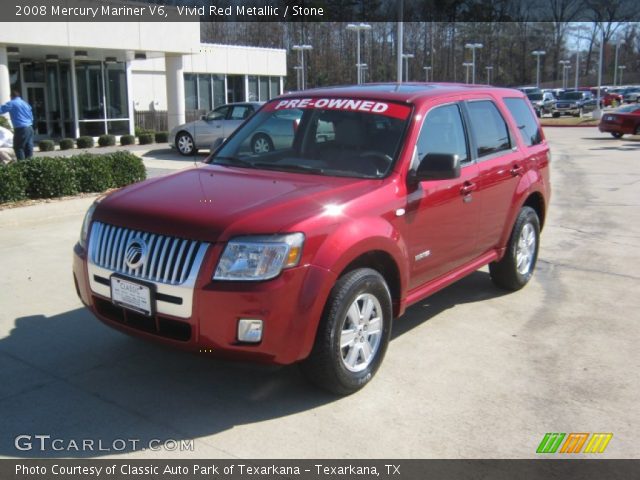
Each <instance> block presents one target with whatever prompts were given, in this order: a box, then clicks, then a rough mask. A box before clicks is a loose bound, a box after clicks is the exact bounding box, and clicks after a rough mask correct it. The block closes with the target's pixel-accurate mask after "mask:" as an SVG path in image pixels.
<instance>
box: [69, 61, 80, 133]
mask: <svg viewBox="0 0 640 480" xmlns="http://www.w3.org/2000/svg"><path fill="white" fill-rule="evenodd" d="M70 69H71V102H72V107H73V136H74V138H78V137H79V136H80V122H79V121H78V119H79V116H78V111H79V108H78V81H77V79H76V59H75V58H73V57H71V67H70Z"/></svg>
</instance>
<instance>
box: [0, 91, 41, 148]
mask: <svg viewBox="0 0 640 480" xmlns="http://www.w3.org/2000/svg"><path fill="white" fill-rule="evenodd" d="M1 113H9V116H10V117H11V123H13V151H14V152H16V158H17V159H18V160H24V159H25V158H31V157H32V156H33V111H32V110H31V105H29V104H28V103H27V102H25V101H24V100H23V99H22V97H21V96H20V92H19V91H18V90H12V91H11V100H9V101H8V102H7V103H5V104H4V105H2V106H1V107H0V114H1Z"/></svg>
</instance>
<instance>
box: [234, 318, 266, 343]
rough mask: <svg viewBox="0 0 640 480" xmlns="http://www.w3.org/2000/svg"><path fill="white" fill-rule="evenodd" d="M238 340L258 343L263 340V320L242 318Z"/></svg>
mask: <svg viewBox="0 0 640 480" xmlns="http://www.w3.org/2000/svg"><path fill="white" fill-rule="evenodd" d="M238 340H239V341H241V342H248V343H258V342H260V341H261V340H262V320H252V319H247V318H241V319H240V320H239V321H238Z"/></svg>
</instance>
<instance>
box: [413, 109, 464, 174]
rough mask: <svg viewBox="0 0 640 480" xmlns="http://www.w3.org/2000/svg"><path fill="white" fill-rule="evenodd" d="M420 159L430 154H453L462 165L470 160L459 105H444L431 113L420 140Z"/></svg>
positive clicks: (421, 132)
mask: <svg viewBox="0 0 640 480" xmlns="http://www.w3.org/2000/svg"><path fill="white" fill-rule="evenodd" d="M417 148H418V158H419V159H420V160H422V159H423V158H424V156H425V155H426V154H428V153H452V154H454V155H458V158H459V159H460V162H461V163H464V162H466V161H467V160H468V159H469V155H468V154H467V141H466V137H465V133H464V127H463V125H462V118H461V116H460V108H459V107H458V105H444V106H442V107H437V108H434V109H433V110H431V111H430V112H429V114H428V115H427V118H425V120H424V123H423V124H422V130H420V137H419V138H418V144H417Z"/></svg>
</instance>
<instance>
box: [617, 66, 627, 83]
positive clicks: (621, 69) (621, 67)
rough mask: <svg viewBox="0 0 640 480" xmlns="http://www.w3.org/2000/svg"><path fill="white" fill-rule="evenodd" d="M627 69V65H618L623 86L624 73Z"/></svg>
mask: <svg viewBox="0 0 640 480" xmlns="http://www.w3.org/2000/svg"><path fill="white" fill-rule="evenodd" d="M625 68H627V67H626V65H618V70H620V85H623V82H622V72H624V69H625Z"/></svg>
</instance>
